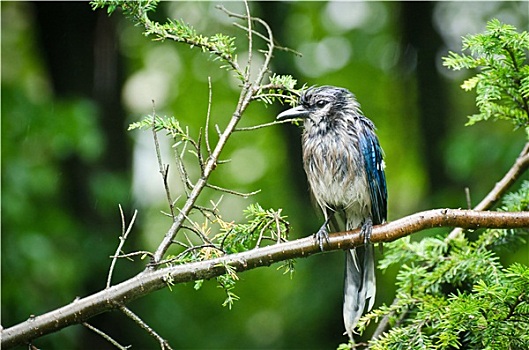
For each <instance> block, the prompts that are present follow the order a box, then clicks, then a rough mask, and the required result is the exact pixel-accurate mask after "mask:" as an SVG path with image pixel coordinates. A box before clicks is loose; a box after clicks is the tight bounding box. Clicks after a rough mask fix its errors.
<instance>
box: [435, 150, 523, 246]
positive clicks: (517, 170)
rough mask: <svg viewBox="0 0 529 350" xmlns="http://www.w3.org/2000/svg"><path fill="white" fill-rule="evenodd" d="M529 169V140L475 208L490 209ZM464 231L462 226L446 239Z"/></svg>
mask: <svg viewBox="0 0 529 350" xmlns="http://www.w3.org/2000/svg"><path fill="white" fill-rule="evenodd" d="M527 169H529V142H527V143H526V144H525V146H524V147H523V149H522V152H520V155H519V156H518V158H516V161H515V162H514V164H513V165H512V167H511V168H510V169H509V171H508V172H507V173H506V174H505V176H503V178H502V179H501V180H500V181H498V182H497V183H496V185H495V186H494V188H493V189H492V191H490V192H489V194H487V196H485V198H483V200H482V201H481V202H479V204H478V205H476V206H475V207H474V210H488V209H490V208H492V206H494V204H496V202H497V201H498V200H499V199H500V198H501V197H502V196H503V195H504V194H505V193H506V192H507V191H508V190H509V188H510V187H511V186H512V185H513V184H514V183H515V182H516V180H518V179H519V178H520V176H522V174H523V173H524V172H525V171H526V170H527ZM462 232H463V230H462V228H460V227H458V228H456V229H454V230H452V232H450V234H449V235H448V236H447V237H446V240H448V241H449V240H452V239H454V238H456V237H457V236H459V235H460V234H461V233H462Z"/></svg>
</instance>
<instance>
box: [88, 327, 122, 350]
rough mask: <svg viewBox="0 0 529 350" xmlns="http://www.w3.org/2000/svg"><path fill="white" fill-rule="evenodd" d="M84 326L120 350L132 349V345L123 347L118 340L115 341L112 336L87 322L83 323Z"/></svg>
mask: <svg viewBox="0 0 529 350" xmlns="http://www.w3.org/2000/svg"><path fill="white" fill-rule="evenodd" d="M82 324H83V326H85V327H86V328H88V329H89V330H91V331H92V332H94V333H96V334H98V335H100V336H101V337H103V338H104V339H105V340H106V341H108V342H109V343H110V344H112V345H114V346H115V347H116V348H118V349H121V350H126V349H128V348H130V347H131V345H126V346H123V345H121V344H120V343H118V342H117V341H116V340H114V338H112V337H111V336H109V335H108V334H106V333H105V332H103V331H102V330H100V329H97V328H96V327H94V326H92V325H91V324H89V323H87V322H83V323H82Z"/></svg>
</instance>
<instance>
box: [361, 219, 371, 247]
mask: <svg viewBox="0 0 529 350" xmlns="http://www.w3.org/2000/svg"><path fill="white" fill-rule="evenodd" d="M371 232H373V221H372V220H371V218H367V219H366V220H365V221H364V222H363V223H362V228H361V229H360V234H361V235H362V236H363V237H364V244H365V245H367V244H369V243H371Z"/></svg>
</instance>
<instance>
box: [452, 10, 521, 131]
mask: <svg viewBox="0 0 529 350" xmlns="http://www.w3.org/2000/svg"><path fill="white" fill-rule="evenodd" d="M463 51H468V52H469V53H470V54H465V53H462V54H458V53H454V52H449V54H448V56H447V57H444V58H443V60H444V61H443V64H444V65H445V66H447V67H449V68H451V69H453V70H460V69H478V70H479V73H477V74H476V75H475V76H473V77H471V78H469V79H467V80H465V82H464V83H463V84H462V85H461V87H462V88H463V89H464V90H466V91H470V90H473V89H476V93H477V95H476V105H477V107H478V109H479V113H478V114H474V115H472V116H470V117H469V121H468V123H467V125H472V124H474V123H476V122H478V121H481V120H488V119H492V120H508V121H510V122H511V123H512V124H514V126H515V127H516V128H525V130H526V133H527V136H528V137H529V66H528V63H529V62H528V57H527V55H528V51H529V33H528V32H527V31H523V32H521V33H519V32H517V31H516V28H515V27H514V26H512V25H508V24H503V23H501V22H500V21H498V20H497V19H493V20H491V21H489V22H488V24H487V27H486V31H485V32H484V33H482V34H475V35H468V36H465V37H464V38H463Z"/></svg>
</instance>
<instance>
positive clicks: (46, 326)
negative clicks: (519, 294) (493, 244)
mask: <svg viewBox="0 0 529 350" xmlns="http://www.w3.org/2000/svg"><path fill="white" fill-rule="evenodd" d="M433 227H462V228H465V229H477V228H519V227H529V212H488V211H475V210H460V209H434V210H429V211H424V212H420V213H417V214H413V215H410V216H407V217H405V218H402V219H400V220H396V221H393V222H389V223H386V224H384V225H379V226H376V227H374V228H373V232H372V235H371V242H372V243H378V242H390V241H394V240H396V239H399V238H401V237H404V236H407V235H410V234H412V233H414V232H418V231H421V230H425V229H428V228H433ZM363 241H364V238H363V236H362V235H360V233H359V230H354V231H347V232H339V233H334V234H331V235H330V237H329V244H328V245H325V247H324V248H325V251H332V250H340V249H351V248H354V247H358V246H361V245H362V244H363ZM319 252H320V250H319V246H318V244H317V243H316V241H315V240H314V238H313V236H309V237H305V238H301V239H298V240H295V241H291V242H287V243H281V244H274V245H271V246H266V247H263V248H258V249H253V250H250V251H247V252H243V253H238V254H232V255H226V256H223V257H220V258H216V259H211V260H205V261H199V262H194V263H190V264H184V265H177V266H171V267H166V268H160V269H158V270H145V271H143V272H141V273H140V274H138V275H136V276H135V277H133V278H130V279H128V280H126V281H124V282H122V283H120V284H118V285H115V286H113V287H110V288H106V289H104V290H102V291H100V292H98V293H95V294H92V295H90V296H87V297H85V298H81V299H76V300H75V301H73V302H72V303H70V304H68V305H66V306H63V307H61V308H59V309H56V310H54V311H50V312H48V313H46V314H43V315H40V316H36V317H31V318H30V319H28V320H27V321H24V322H22V323H20V324H17V325H15V326H12V327H10V328H7V329H4V330H2V332H1V347H2V349H8V348H10V347H14V346H17V345H22V344H27V343H29V342H31V341H32V340H33V339H36V338H38V337H40V336H43V335H45V334H49V333H53V332H56V331H58V330H60V329H62V328H65V327H67V326H70V325H73V324H78V323H83V322H85V321H86V320H88V319H89V318H91V317H93V316H95V315H98V314H100V313H103V312H107V311H110V310H113V309H116V308H120V307H121V306H122V305H125V304H127V303H129V302H131V301H133V300H135V299H138V298H140V297H143V296H145V295H148V294H149V293H152V292H154V291H156V290H159V289H162V288H164V287H165V286H167V284H168V283H171V284H178V283H184V282H189V281H195V280H200V279H211V278H213V277H217V276H220V275H222V274H225V273H226V266H230V267H231V268H233V269H234V270H235V271H237V272H241V271H246V270H250V269H254V268H256V267H260V266H269V265H271V264H273V263H276V262H279V261H283V260H287V259H293V258H300V257H307V256H310V255H313V254H316V253H319Z"/></svg>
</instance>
